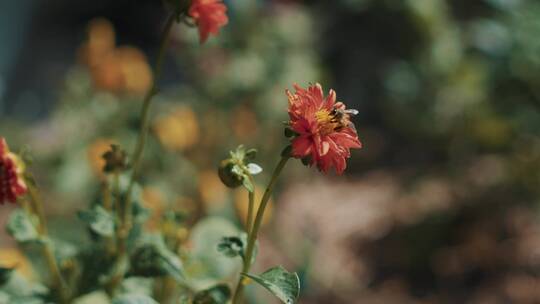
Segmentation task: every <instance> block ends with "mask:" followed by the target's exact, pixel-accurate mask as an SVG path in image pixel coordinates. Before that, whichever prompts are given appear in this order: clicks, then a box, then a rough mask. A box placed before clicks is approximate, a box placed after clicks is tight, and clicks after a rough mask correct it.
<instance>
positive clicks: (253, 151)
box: [244, 149, 257, 161]
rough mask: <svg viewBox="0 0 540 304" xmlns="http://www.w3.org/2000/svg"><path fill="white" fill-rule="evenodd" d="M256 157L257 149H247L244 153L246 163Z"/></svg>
mask: <svg viewBox="0 0 540 304" xmlns="http://www.w3.org/2000/svg"><path fill="white" fill-rule="evenodd" d="M255 157H257V149H249V150H247V151H246V155H245V157H244V159H245V160H247V161H252V160H254V159H255Z"/></svg>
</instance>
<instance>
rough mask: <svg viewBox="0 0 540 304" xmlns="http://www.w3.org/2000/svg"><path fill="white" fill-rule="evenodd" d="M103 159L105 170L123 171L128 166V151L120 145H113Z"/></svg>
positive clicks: (108, 171)
mask: <svg viewBox="0 0 540 304" xmlns="http://www.w3.org/2000/svg"><path fill="white" fill-rule="evenodd" d="M103 159H104V160H105V166H104V167H103V171H104V172H106V173H111V172H121V171H124V170H126V169H127V168H128V165H127V153H126V151H124V150H122V149H121V148H120V146H119V145H111V149H110V150H109V151H107V152H105V154H103Z"/></svg>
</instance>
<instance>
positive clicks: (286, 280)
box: [242, 266, 300, 304]
mask: <svg viewBox="0 0 540 304" xmlns="http://www.w3.org/2000/svg"><path fill="white" fill-rule="evenodd" d="M242 275H243V276H246V277H248V278H250V279H252V280H253V281H255V282H257V283H259V284H260V285H262V286H263V287H264V288H266V289H267V290H268V291H270V292H271V293H273V294H274V295H275V296H276V297H278V299H280V300H281V301H282V302H283V303H286V304H294V303H296V300H297V299H298V296H299V295H300V278H298V274H296V272H295V273H290V272H288V271H287V270H285V269H284V268H283V267H281V266H278V267H274V268H271V269H269V270H267V271H265V272H264V273H262V274H261V275H259V276H257V275H251V274H248V273H242Z"/></svg>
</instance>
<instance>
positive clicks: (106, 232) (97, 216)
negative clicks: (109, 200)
mask: <svg viewBox="0 0 540 304" xmlns="http://www.w3.org/2000/svg"><path fill="white" fill-rule="evenodd" d="M78 216H79V218H80V219H81V220H82V221H83V222H85V223H87V224H88V225H89V226H90V229H92V231H94V232H95V233H97V234H99V235H101V236H107V237H111V236H113V235H114V217H113V216H112V214H110V213H109V211H107V210H105V208H103V207H101V206H99V205H96V206H94V207H93V208H92V209H91V210H84V211H79V213H78Z"/></svg>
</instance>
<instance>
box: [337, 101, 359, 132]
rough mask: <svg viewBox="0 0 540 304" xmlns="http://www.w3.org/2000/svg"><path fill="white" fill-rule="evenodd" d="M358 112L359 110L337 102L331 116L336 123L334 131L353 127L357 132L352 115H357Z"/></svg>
mask: <svg viewBox="0 0 540 304" xmlns="http://www.w3.org/2000/svg"><path fill="white" fill-rule="evenodd" d="M357 114H358V110H355V109H345V105H343V103H341V102H338V103H336V104H335V105H334V107H333V109H332V111H330V116H331V117H332V119H331V120H330V121H331V122H332V123H335V124H336V127H334V131H337V132H339V131H341V130H343V129H344V128H351V129H353V130H354V131H355V132H356V127H355V126H354V124H353V123H352V122H351V116H355V115H357Z"/></svg>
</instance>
